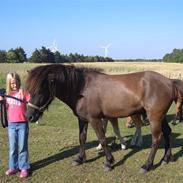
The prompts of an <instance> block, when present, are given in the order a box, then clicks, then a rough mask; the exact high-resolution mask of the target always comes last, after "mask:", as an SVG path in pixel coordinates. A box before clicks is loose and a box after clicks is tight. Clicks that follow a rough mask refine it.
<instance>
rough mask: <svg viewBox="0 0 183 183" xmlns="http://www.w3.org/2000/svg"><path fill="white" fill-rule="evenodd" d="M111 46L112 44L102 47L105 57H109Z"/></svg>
mask: <svg viewBox="0 0 183 183" xmlns="http://www.w3.org/2000/svg"><path fill="white" fill-rule="evenodd" d="M110 46H111V44H107V45H105V46H101V48H103V49H104V57H107V56H108V52H109V50H108V49H109V47H110Z"/></svg>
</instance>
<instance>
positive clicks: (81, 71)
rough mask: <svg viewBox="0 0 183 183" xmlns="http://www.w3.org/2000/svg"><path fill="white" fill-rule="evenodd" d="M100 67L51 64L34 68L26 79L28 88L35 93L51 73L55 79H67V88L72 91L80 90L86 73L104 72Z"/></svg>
mask: <svg viewBox="0 0 183 183" xmlns="http://www.w3.org/2000/svg"><path fill="white" fill-rule="evenodd" d="M102 72H103V70H102V69H99V68H87V67H83V66H79V67H76V66H74V65H63V64H49V65H42V66H38V67H35V68H33V69H32V70H30V71H28V77H27V80H26V89H27V90H28V91H29V92H30V93H31V94H33V95H34V94H35V93H37V92H38V91H39V89H40V87H41V86H42V85H43V83H44V82H46V80H47V79H48V77H49V75H53V77H54V79H57V80H59V81H63V82H64V81H66V83H67V86H66V87H67V88H68V89H69V90H72V91H78V90H80V89H81V87H82V86H83V84H84V75H85V74H86V73H102Z"/></svg>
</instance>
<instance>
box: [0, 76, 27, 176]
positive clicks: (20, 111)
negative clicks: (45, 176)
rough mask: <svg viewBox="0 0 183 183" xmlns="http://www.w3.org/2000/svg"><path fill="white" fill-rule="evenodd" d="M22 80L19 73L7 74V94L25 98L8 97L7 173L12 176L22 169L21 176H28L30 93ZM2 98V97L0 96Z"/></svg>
mask: <svg viewBox="0 0 183 183" xmlns="http://www.w3.org/2000/svg"><path fill="white" fill-rule="evenodd" d="M20 86H21V81H20V77H19V75H18V74H17V73H9V74H7V80H6V94H7V95H10V96H12V97H16V98H18V99H21V100H23V102H21V101H18V100H16V99H13V98H9V97H7V98H6V103H7V114H8V138H9V169H8V170H7V171H6V173H5V174H6V175H7V176H10V175H13V174H15V173H17V172H18V171H19V170H20V177H21V178H23V177H28V175H29V171H28V170H29V168H30V165H29V161H28V134H29V126H28V121H27V119H26V117H25V112H26V101H28V100H29V99H30V96H29V94H28V93H27V92H26V91H24V90H22V89H21V88H20ZM0 100H2V97H1V98H0Z"/></svg>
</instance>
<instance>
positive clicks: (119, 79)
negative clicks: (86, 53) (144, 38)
mask: <svg viewBox="0 0 183 183" xmlns="http://www.w3.org/2000/svg"><path fill="white" fill-rule="evenodd" d="M26 85H27V89H28V91H29V92H30V95H31V99H30V103H29V106H28V110H27V113H26V115H27V118H28V120H29V121H32V122H36V121H37V120H38V118H39V117H40V116H41V115H42V114H43V111H44V110H45V109H46V108H47V107H48V105H49V104H50V103H51V101H52V100H53V99H54V97H57V98H58V99H60V100H62V101H63V102H64V103H66V104H67V105H68V106H69V107H70V108H71V109H72V110H73V112H74V114H75V115H76V116H77V117H78V121H79V130H80V134H79V142H80V150H79V156H78V157H77V159H76V160H75V161H74V164H75V165H79V164H81V163H83V162H84V161H85V158H86V155H85V149H84V145H85V142H86V137H87V127H88V122H90V124H91V126H92V127H93V129H94V130H95V133H96V135H97V137H98V139H99V141H100V143H101V144H102V147H103V149H104V152H105V155H106V163H105V166H104V168H105V170H106V171H108V170H111V168H112V163H113V162H114V158H113V156H112V154H111V152H110V150H109V149H108V147H107V142H106V138H105V134H104V130H103V127H102V123H101V119H102V118H119V117H126V116H130V115H134V114H140V113H141V112H142V111H144V110H145V111H146V113H147V117H148V119H149V121H150V127H151V133H152V147H151V151H150V154H149V156H148V159H147V161H146V163H145V164H144V165H143V166H142V167H141V172H146V171H148V170H150V169H151V167H152V166H153V161H154V157H155V154H156V151H157V149H158V146H159V143H160V140H161V136H162V134H163V136H164V138H165V154H164V157H163V159H162V160H163V161H164V162H168V161H169V160H171V158H172V153H171V143H170V136H171V129H170V127H169V125H168V123H167V121H166V118H165V115H166V113H167V111H168V109H169V107H170V105H171V103H172V101H173V100H174V95H175V91H174V87H173V82H172V81H171V80H170V79H168V78H166V77H164V76H162V75H161V74H159V73H156V72H153V71H145V72H137V73H130V74H121V75H108V74H104V73H101V72H99V71H97V70H94V69H87V68H77V67H74V66H68V65H60V64H53V65H44V66H39V67H36V68H34V69H32V70H31V71H30V72H29V74H28V78H27V81H26Z"/></svg>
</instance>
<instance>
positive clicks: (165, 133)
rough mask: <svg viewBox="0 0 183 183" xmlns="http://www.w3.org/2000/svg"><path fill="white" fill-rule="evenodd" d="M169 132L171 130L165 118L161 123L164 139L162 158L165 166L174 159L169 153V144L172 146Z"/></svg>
mask: <svg viewBox="0 0 183 183" xmlns="http://www.w3.org/2000/svg"><path fill="white" fill-rule="evenodd" d="M171 131H172V130H171V128H170V126H169V125H168V122H167V120H166V117H165V118H164V119H163V122H162V132H163V136H164V139H165V154H164V157H163V158H162V163H163V164H167V163H168V162H169V161H174V158H173V155H172V152H171V144H172V140H171Z"/></svg>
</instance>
